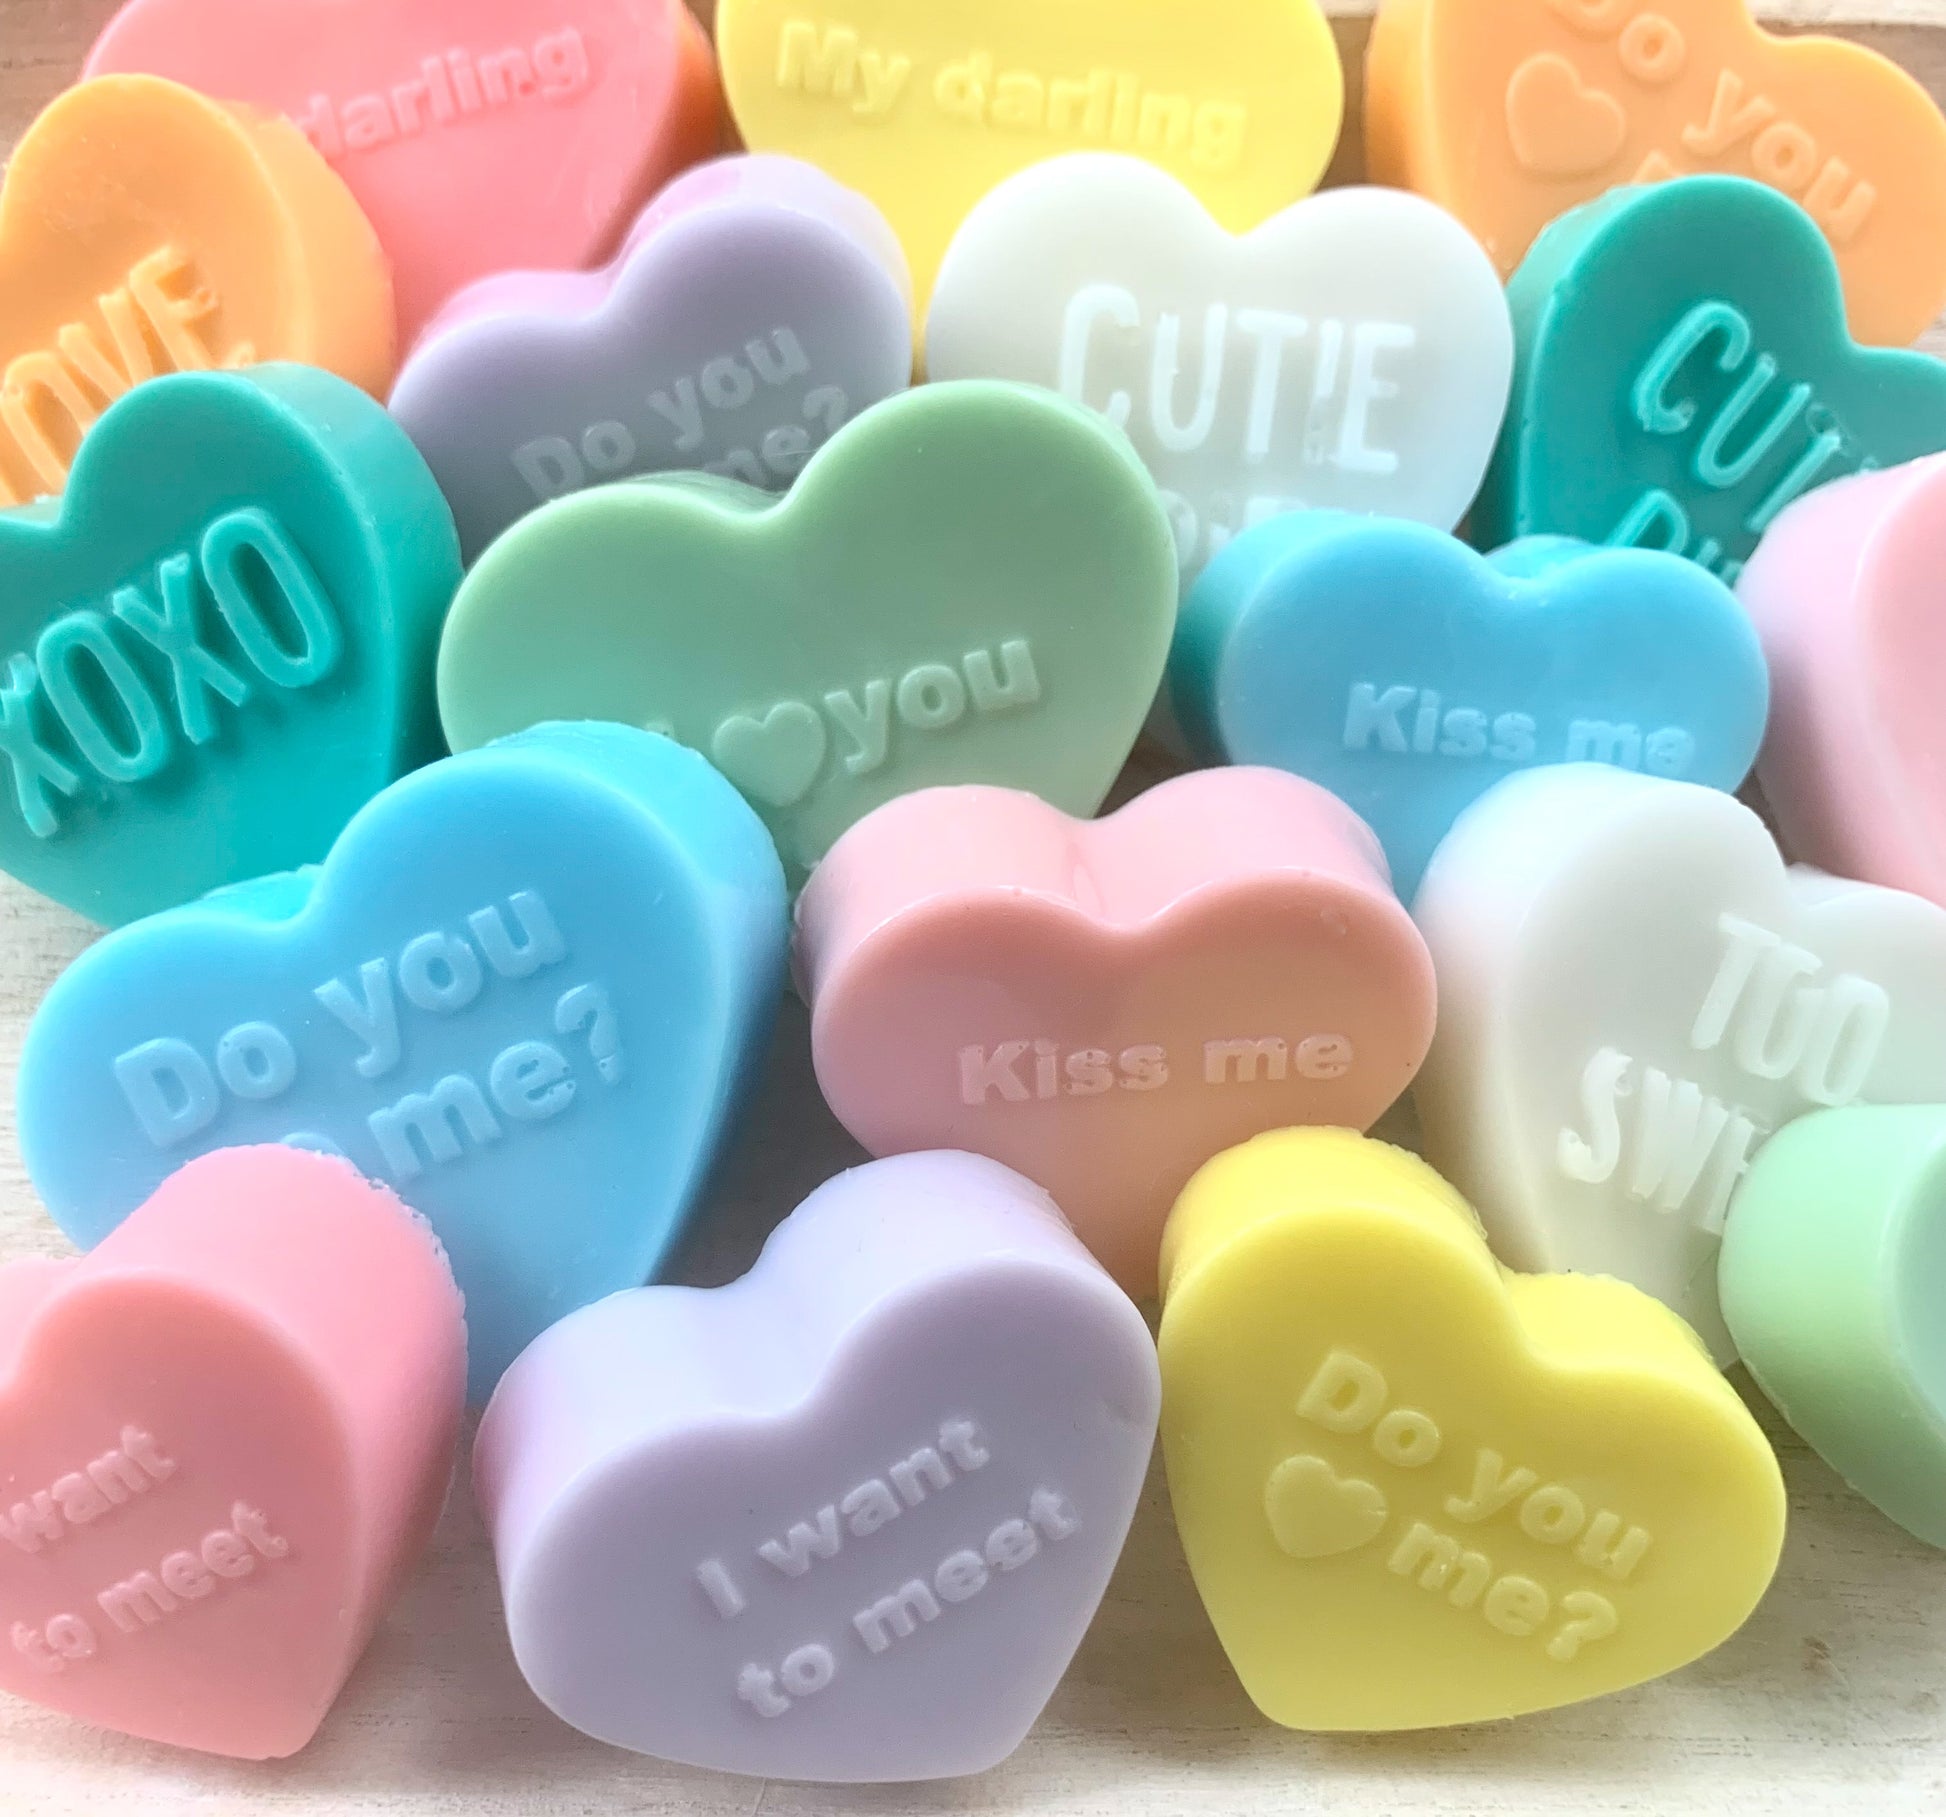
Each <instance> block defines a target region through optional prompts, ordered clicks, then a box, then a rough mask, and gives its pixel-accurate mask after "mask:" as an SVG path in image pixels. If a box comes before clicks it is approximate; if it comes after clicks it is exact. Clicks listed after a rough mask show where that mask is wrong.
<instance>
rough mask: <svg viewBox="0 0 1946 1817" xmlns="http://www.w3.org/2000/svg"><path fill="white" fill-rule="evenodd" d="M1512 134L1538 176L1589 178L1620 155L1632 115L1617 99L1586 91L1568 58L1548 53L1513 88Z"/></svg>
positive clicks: (1524, 163)
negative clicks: (1629, 117) (1629, 118)
mask: <svg viewBox="0 0 1946 1817" xmlns="http://www.w3.org/2000/svg"><path fill="white" fill-rule="evenodd" d="M1507 132H1508V135H1509V137H1511V139H1512V140H1513V147H1514V156H1515V157H1516V158H1517V159H1518V160H1519V161H1520V164H1521V167H1522V168H1523V169H1525V170H1530V171H1532V172H1533V173H1534V175H1535V176H1537V177H1553V178H1558V179H1565V178H1571V177H1587V176H1592V175H1594V173H1595V172H1596V171H1598V170H1602V169H1605V168H1606V167H1607V166H1608V165H1610V164H1612V163H1613V162H1614V161H1615V159H1616V158H1617V157H1618V156H1619V155H1620V153H1621V149H1622V144H1623V142H1624V141H1625V140H1626V139H1627V137H1628V115H1627V114H1626V113H1625V112H1624V111H1623V109H1622V104H1621V103H1620V102H1619V101H1617V100H1616V99H1615V97H1614V96H1613V95H1610V94H1606V93H1604V92H1603V91H1602V90H1601V89H1598V88H1590V87H1588V86H1586V85H1585V84H1584V83H1583V82H1582V80H1581V72H1580V71H1579V70H1578V69H1576V68H1575V66H1574V65H1573V64H1572V63H1570V62H1569V61H1568V60H1567V58H1566V57H1563V56H1559V55H1556V54H1554V53H1552V52H1543V53H1541V54H1540V55H1537V56H1533V57H1530V58H1528V60H1527V61H1526V62H1525V63H1523V64H1522V65H1521V66H1520V67H1519V68H1518V69H1517V70H1515V71H1514V73H1513V77H1512V79H1511V80H1510V81H1509V82H1508V84H1507Z"/></svg>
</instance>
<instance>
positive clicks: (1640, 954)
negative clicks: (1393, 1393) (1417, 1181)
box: [1412, 764, 1946, 1359]
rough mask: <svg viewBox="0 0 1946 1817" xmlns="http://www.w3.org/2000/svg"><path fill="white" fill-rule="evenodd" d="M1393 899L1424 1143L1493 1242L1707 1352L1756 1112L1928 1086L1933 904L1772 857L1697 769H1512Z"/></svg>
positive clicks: (1937, 931) (1936, 1037) (1911, 1094)
mask: <svg viewBox="0 0 1946 1817" xmlns="http://www.w3.org/2000/svg"><path fill="white" fill-rule="evenodd" d="M1412 912H1413V916H1414V918H1415V919H1416V920H1417V921H1418V923H1419V927H1420V931H1421V932H1422V933H1424V935H1425V937H1426V944H1427V945H1428V946H1429V947H1431V949H1432V956H1433V964H1434V966H1435V968H1436V969H1437V972H1438V975H1439V1029H1438V1033H1437V1034H1436V1036H1435V1037H1434V1040H1433V1047H1432V1053H1431V1056H1430V1057H1429V1058H1428V1059H1427V1061H1426V1065H1425V1069H1424V1071H1423V1072H1421V1074H1420V1076H1419V1081H1418V1085H1417V1087H1416V1088H1415V1095H1416V1097H1417V1100H1418V1106H1419V1114H1420V1119H1421V1122H1422V1124H1423V1128H1424V1135H1425V1153H1426V1158H1427V1159H1428V1160H1429V1161H1431V1162H1432V1163H1433V1165H1434V1166H1435V1167H1437V1168H1438V1169H1439V1170H1440V1171H1441V1172H1442V1173H1443V1174H1445V1175H1446V1176H1447V1178H1449V1179H1450V1180H1452V1181H1453V1182H1454V1184H1455V1185H1456V1186H1458V1187H1459V1188H1460V1189H1461V1190H1462V1191H1463V1192H1464V1193H1465V1194H1466V1196H1467V1197H1468V1198H1469V1199H1471V1200H1472V1202H1473V1203H1474V1204H1475V1205H1477V1206H1479V1208H1480V1211H1481V1213H1482V1215H1483V1216H1484V1217H1485V1218H1486V1220H1487V1229H1488V1234H1489V1235H1490V1236H1491V1237H1492V1239H1493V1244H1494V1249H1495V1252H1496V1253H1497V1254H1499V1255H1500V1256H1501V1257H1503V1258H1504V1259H1505V1260H1506V1261H1507V1262H1509V1263H1510V1264H1511V1265H1512V1266H1514V1267H1516V1268H1531V1269H1535V1270H1555V1269H1573V1270H1574V1271H1575V1272H1576V1273H1579V1274H1610V1275H1616V1276H1618V1277H1620V1278H1621V1279H1622V1280H1625V1281H1630V1282H1633V1283H1634V1285H1636V1286H1637V1287H1640V1288H1642V1289H1644V1290H1645V1291H1647V1292H1649V1293H1652V1294H1654V1295H1655V1296H1656V1298H1658V1299H1660V1300H1662V1301H1663V1302H1664V1303H1665V1304H1667V1305H1669V1306H1672V1307H1674V1308H1675V1310H1676V1311H1677V1312H1679V1313H1681V1314H1682V1315H1683V1317H1684V1318H1685V1319H1687V1320H1688V1321H1689V1323H1690V1324H1691V1325H1693V1326H1694V1327H1695V1328H1696V1329H1697V1331H1698V1332H1700V1333H1701V1334H1702V1336H1703V1337H1704V1338H1705V1339H1706V1340H1707V1341H1708V1343H1709V1344H1710V1345H1711V1347H1712V1348H1713V1349H1714V1350H1715V1351H1716V1353H1717V1355H1718V1356H1719V1357H1720V1358H1724V1359H1727V1358H1728V1357H1729V1356H1731V1355H1732V1354H1733V1349H1732V1345H1731V1342H1730V1337H1729V1334H1728V1333H1727V1332H1726V1331H1725V1329H1724V1326H1723V1322H1722V1317H1721V1313H1720V1309H1719V1307H1718V1304H1717V1295H1716V1257H1717V1249H1718V1245H1719V1243H1720V1240H1721V1236H1722V1230H1723V1220H1724V1217H1725V1215H1726V1214H1727V1212H1728V1210H1729V1205H1730V1198H1731V1194H1732V1193H1733V1192H1734V1191H1735V1189H1736V1185H1737V1182H1738V1180H1739V1179H1741V1178H1742V1176H1743V1174H1744V1172H1745V1171H1746V1170H1747V1169H1748V1167H1749V1166H1750V1163H1751V1161H1752V1159H1753V1158H1754V1157H1755V1156H1756V1154H1757V1153H1758V1152H1759V1150H1760V1149H1761V1146H1762V1144H1763V1142H1764V1140H1765V1138H1766V1137H1768V1136H1770V1135H1772V1134H1773V1133H1774V1132H1775V1131H1777V1130H1778V1129H1780V1128H1781V1127H1782V1126H1783V1125H1784V1124H1786V1123H1788V1122H1790V1121H1791V1120H1792V1119H1793V1118H1795V1117H1799V1116H1802V1115H1804V1114H1805V1113H1806V1112H1808V1111H1813V1110H1816V1109H1818V1108H1819V1107H1820V1106H1834V1105H1843V1104H1854V1103H1859V1104H1908V1103H1913V1104H1938V1103H1946V909H1941V908H1939V907H1936V906H1935V905H1934V904H1932V903H1930V902H1925V901H1922V900H1921V899H1920V898H1919V897H1917V896H1908V895H1903V894H1901V893H1900V892H1898V891H1896V890H1886V889H1876V888H1874V887H1872V886H1871V885H1869V884H1861V883H1845V882H1841V881H1839V880H1838V879H1836V878H1833V877H1828V876H1826V875H1825V874H1824V873H1823V872H1821V871H1807V870H1786V869H1785V867H1784V861H1783V859H1782V858H1781V857H1780V855H1779V854H1778V851H1777V847H1776V846H1775V845H1774V844H1773V843H1772V841H1771V837H1770V835H1769V833H1767V832H1766V831H1765V830H1764V827H1763V823H1762V822H1761V821H1760V820H1758V818H1757V816H1756V815H1755V814H1753V813H1752V812H1751V811H1750V810H1749V809H1748V808H1746V807H1744V806H1743V805H1742V804H1741V803H1740V802H1738V801H1737V800H1735V799H1734V798H1733V797H1732V796H1729V795H1724V794H1719V793H1718V792H1717V791H1716V790H1714V789H1705V788H1699V787H1697V786H1696V785H1695V784H1693V783H1686V782H1668V781H1663V780H1660V779H1658V778H1655V777H1648V776H1640V775H1636V774H1633V773H1632V772H1629V771H1625V770H1619V769H1614V768H1610V767H1606V766H1602V765H1596V764H1568V765H1565V766H1562V767H1560V768H1556V769H1547V770H1529V771H1527V772H1526V773H1524V774H1523V775H1519V776H1515V777H1512V778H1510V779H1509V780H1508V781H1506V782H1503V783H1501V784H1500V785H1499V786H1498V787H1497V788H1494V789H1493V790H1491V791H1490V792H1489V793H1487V794H1486V795H1483V796H1482V797H1481V798H1480V799H1479V800H1478V801H1477V802H1475V803H1474V804H1473V805H1472V806H1471V807H1470V808H1468V809H1467V810H1466V812H1465V813H1464V814H1462V815H1461V816H1460V818H1459V820H1458V822H1457V823H1456V824H1455V825H1454V828H1453V830H1452V832H1451V833H1450V834H1449V835H1448V836H1447V838H1446V840H1445V842H1444V843H1443V844H1442V845H1441V846H1440V848H1439V850H1438V851H1437V852H1435V853H1434V854H1433V861H1432V864H1431V866H1430V867H1429V868H1428V870H1427V872H1426V877H1425V881H1424V883H1422V884H1421V885H1420V887H1419V893H1418V895H1417V897H1416V898H1415V899H1414V901H1413V910H1412Z"/></svg>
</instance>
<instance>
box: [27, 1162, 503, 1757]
mask: <svg viewBox="0 0 1946 1817" xmlns="http://www.w3.org/2000/svg"><path fill="white" fill-rule="evenodd" d="M83 1139H87V1138H85V1137H84V1138H83ZM0 1307H4V1308H5V1312H6V1317H5V1319H4V1321H0V1457H4V1458H5V1459H6V1467H5V1470H4V1472H0V1636H4V1637H5V1644H4V1645H0V1691H5V1692H8V1693H10V1694H11V1695H13V1696H15V1697H23V1698H25V1699H27V1701H28V1702H30V1703H37V1704H41V1705H44V1706H45V1707H46V1708H48V1709H51V1710H58V1711H60V1712H62V1713H63V1714H64V1715H68V1716H73V1717H78V1718H79V1719H80V1720H81V1721H83V1722H89V1723H94V1724H96V1725H97V1726H99V1727H101V1728H106V1729H117V1730H120V1731H121V1732H122V1733H124V1734H128V1735H137V1736H140V1737H142V1738H143V1739H144V1740H148V1741H161V1742H168V1743H170V1744H172V1745H173V1746H176V1747H184V1748H199V1749H202V1750H203V1751H205V1752H207V1753H212V1754H229V1755H235V1756H237V1757H239V1758H242V1759H246V1760H264V1759H274V1758H281V1757H282V1756H284V1755H287V1754H294V1753H296V1752H297V1750H298V1749H299V1748H301V1747H303V1746H304V1744H305V1743H306V1742H308V1741H309V1740H310V1739H311V1737H312V1736H313V1735H314V1734H315V1733H316V1732H317V1729H318V1725H319V1724H320V1723H321V1722H322V1721H323V1720H324V1716H325V1712H326V1711H327V1710H328V1709H329V1708H330V1707H331V1704H332V1701H333V1700H334V1699H335V1698H336V1697H337V1695H338V1691H339V1689H340V1687H341V1686H342V1685H343V1684H344V1682H345V1679H346V1678H347V1677H348V1676H349V1675H350V1672H351V1669H352V1667H353V1666H354V1665H355V1664H356V1663H357V1661H358V1656H359V1654H360V1653H362V1652H363V1651H364V1650H365V1644H366V1642H367V1641H368V1640H370V1638H371V1636H372V1632H373V1630H374V1629H375V1628H376V1627H377V1626H378V1623H379V1618H380V1617H381V1616H382V1615H383V1613H384V1611H385V1606H386V1604H387V1603H389V1602H390V1601H391V1599H392V1597H393V1596H394V1595H395V1594H396V1593H397V1592H398V1590H399V1588H400V1587H401V1585H402V1583H403V1581H404V1579H405V1576H406V1574H407V1572H408V1571H409V1570H410V1569H411V1567H412V1565H413V1563H414V1561H415V1560H416V1559H417V1557H418V1555H419V1553H420V1551H421V1550H422V1549H423V1547H424V1545H425V1543H426V1541H427V1540H428V1539H429V1538H430V1537H431V1534H432V1529H433V1523H434V1522H435V1521H436V1520H437V1519H438V1518H439V1510H440V1507H441V1504H442V1503H443V1502H444V1500H445V1496H446V1485H447V1481H448V1479H449V1478H450V1476H451V1474H452V1468H453V1453H454V1449H455V1446H456V1444H457V1441H458V1438H459V1423H460V1409H461V1402H462V1398H463V1395H462V1390H463V1388H464V1385H465V1379H466V1331H465V1327H464V1325H463V1323H462V1321H461V1316H460V1311H461V1309H460V1297H459V1294H458V1293H457V1292H456V1291H455V1290H454V1287H453V1278H452V1275H451V1274H450V1273H449V1272H448V1270H447V1267H446V1262H445V1258H444V1256H443V1255H442V1254H441V1253H440V1249H439V1245H438V1244H437V1243H436V1242H435V1241H434V1240H433V1237H432V1233H431V1232H430V1231H429V1230H427V1229H426V1227H425V1226H424V1225H423V1224H422V1223H420V1222H419V1221H418V1220H417V1219H416V1218H414V1217H413V1216H412V1215H411V1214H410V1213H409V1212H408V1211H407V1210H406V1209H405V1207H404V1206H403V1205H401V1204H400V1203H399V1202H398V1200H397V1199H395V1198H394V1197H393V1196H392V1195H391V1194H390V1193H389V1192H387V1191H386V1190H385V1189H384V1188H383V1187H381V1186H374V1185H371V1184H370V1183H368V1182H367V1181H365V1180H362V1179H360V1178H359V1176H358V1174H357V1173H356V1172H355V1171H354V1170H353V1169H352V1168H351V1166H350V1165H349V1164H347V1163H346V1162H344V1161H342V1160H337V1159H334V1158H332V1157H330V1156H327V1155H317V1154H306V1153H303V1152H302V1151H300V1150H298V1149H295V1148H279V1147H271V1148H240V1149H239V1148H232V1149H225V1150H223V1151H221V1152H220V1153H216V1154H210V1155H205V1156H203V1157H202V1158H201V1159H199V1160H196V1161H192V1162H191V1163H190V1164H189V1165H188V1166H187V1167H185V1168H183V1169H182V1170H181V1171H180V1172H179V1173H176V1174H173V1175H171V1176H170V1177H169V1178H167V1179H166V1180H164V1181H163V1182H162V1184H161V1185H160V1186H159V1187H158V1188H157V1189H156V1191H155V1193H154V1195H153V1197H151V1198H150V1199H149V1200H148V1202H147V1203H146V1204H144V1205H142V1206H140V1207H139V1208H138V1209H136V1210H135V1211H134V1212H133V1214H132V1215H131V1216H130V1217H129V1219H128V1221H127V1222H126V1223H125V1224H123V1225H122V1227H121V1228H120V1229H119V1230H117V1231H116V1232H115V1233H114V1235H112V1236H111V1237H109V1238H108V1240H107V1241H106V1242H105V1243H103V1244H102V1245H101V1247H100V1248H99V1249H97V1250H96V1251H95V1252H94V1254H93V1255H91V1256H88V1257H86V1258H85V1259H83V1260H81V1261H67V1262H44V1261H28V1262H18V1263H15V1264H14V1265H13V1266H12V1267H11V1268H7V1269H4V1270H0Z"/></svg>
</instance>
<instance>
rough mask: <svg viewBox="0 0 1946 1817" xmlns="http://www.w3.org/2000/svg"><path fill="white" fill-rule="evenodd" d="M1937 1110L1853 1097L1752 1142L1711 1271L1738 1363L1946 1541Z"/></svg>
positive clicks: (1903, 1516)
mask: <svg viewBox="0 0 1946 1817" xmlns="http://www.w3.org/2000/svg"><path fill="white" fill-rule="evenodd" d="M1942 1278H1946V1109H1942V1108H1941V1107H1939V1106H1937V1105H1906V1104H1898V1105H1853V1106H1848V1107H1847V1108H1845V1109H1843V1110H1826V1111H1820V1112H1818V1113H1817V1114H1816V1115H1814V1116H1809V1117H1800V1118H1799V1119H1798V1120H1797V1121H1796V1122H1795V1123H1792V1124H1791V1125H1789V1127H1787V1128H1785V1129H1782V1130H1779V1131H1778V1133H1777V1134H1776V1135H1775V1136H1773V1137H1772V1138H1771V1139H1770V1140H1769V1141H1768V1142H1766V1143H1765V1144H1764V1146H1763V1147H1762V1148H1761V1149H1760V1150H1758V1153H1757V1158H1756V1160H1755V1161H1753V1162H1752V1163H1751V1165H1750V1171H1749V1173H1747V1174H1746V1175H1745V1176H1744V1179H1743V1183H1742V1185H1741V1186H1739V1187H1738V1188H1737V1195H1736V1197H1735V1198H1734V1199H1733V1200H1732V1201H1731V1203H1730V1217H1729V1222H1728V1223H1727V1224H1726V1225H1725V1227H1724V1231H1723V1252H1722V1258H1721V1260H1720V1261H1719V1262H1718V1264H1717V1286H1718V1290H1719V1292H1720V1293H1721V1294H1722V1299H1723V1317H1724V1319H1725V1320H1726V1321H1727V1322H1728V1324H1729V1327H1730V1330H1731V1332H1732V1334H1733V1335H1734V1336H1735V1338H1736V1341H1737V1345H1738V1348H1739V1349H1740V1350H1741V1352H1742V1354H1743V1360H1744V1363H1745V1364H1746V1365H1747V1366H1748V1368H1749V1370H1750V1373H1751V1374H1752V1375H1754V1376H1755V1377H1756V1378H1757V1382H1758V1385H1759V1386H1760V1387H1761V1388H1762V1389H1763V1391H1764V1393H1765V1394H1767V1395H1769V1397H1770V1398H1771V1400H1772V1402H1774V1403H1775V1405H1776V1408H1777V1411H1778V1412H1779V1413H1781V1414H1782V1415H1783V1416H1784V1418H1785V1419H1786V1420H1788V1421H1789V1422H1790V1424H1791V1425H1792V1426H1793V1427H1794V1428H1795V1429H1796V1431H1797V1434H1798V1436H1799V1437H1800V1438H1802V1439H1803V1440H1804V1442H1805V1443H1806V1444H1808V1445H1809V1446H1810V1447H1811V1448H1812V1449H1813V1450H1814V1451H1816V1452H1817V1453H1818V1455H1819V1456H1820V1457H1822V1458H1823V1459H1824V1461H1825V1462H1826V1463H1827V1464H1829V1465H1830V1466H1831V1467H1832V1469H1834V1470H1836V1471H1837V1472H1838V1474H1839V1475H1840V1476H1842V1477H1843V1478H1844V1479H1845V1481H1846V1482H1848V1483H1849V1484H1851V1486H1852V1487H1853V1488H1854V1489H1856V1490H1857V1491H1858V1493H1859V1494H1860V1495H1862V1496H1864V1497H1865V1499H1866V1500H1867V1501H1869V1502H1871V1503H1872V1504H1873V1505H1874V1506H1875V1507H1876V1508H1878V1510H1879V1511H1880V1512H1881V1513H1882V1514H1885V1515H1887V1516H1888V1517H1889V1518H1890V1519H1892V1520H1895V1521H1897V1522H1898V1524H1899V1525H1900V1526H1901V1527H1903V1528H1905V1530H1906V1531H1907V1532H1908V1533H1911V1534H1913V1535H1915V1536H1916V1537H1917V1538H1919V1539H1923V1540H1924V1541H1926V1543H1927V1544H1928V1545H1933V1546H1942V1547H1946V1303H1942V1300H1941V1297H1940V1291H1939V1288H1940V1281H1941V1279H1942Z"/></svg>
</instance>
